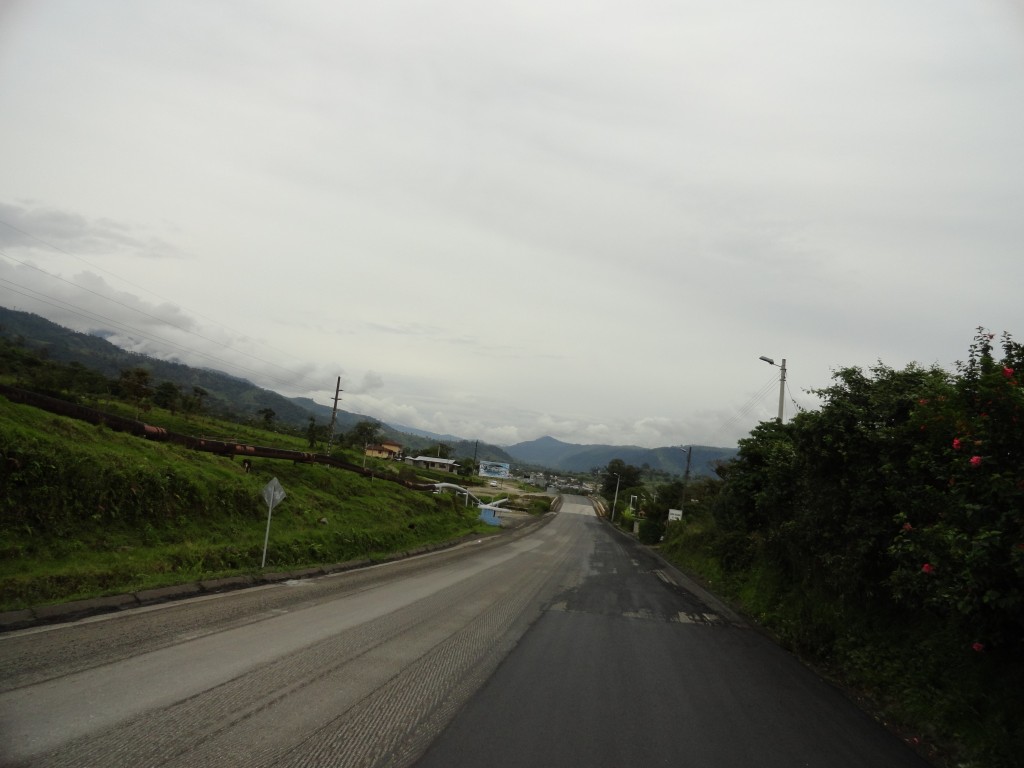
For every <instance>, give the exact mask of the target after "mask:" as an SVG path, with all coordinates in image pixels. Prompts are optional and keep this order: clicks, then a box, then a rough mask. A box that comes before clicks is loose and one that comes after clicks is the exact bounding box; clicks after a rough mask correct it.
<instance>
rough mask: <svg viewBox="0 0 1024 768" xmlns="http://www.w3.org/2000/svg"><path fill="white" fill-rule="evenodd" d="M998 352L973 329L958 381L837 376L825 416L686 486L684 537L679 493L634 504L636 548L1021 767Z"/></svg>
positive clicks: (872, 689)
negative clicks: (676, 515)
mask: <svg viewBox="0 0 1024 768" xmlns="http://www.w3.org/2000/svg"><path fill="white" fill-rule="evenodd" d="M999 346H1000V347H1001V349H997V348H996V342H995V339H994V337H993V336H992V335H991V334H988V333H985V332H983V331H980V330H979V333H978V336H977V337H976V339H975V341H974V343H973V344H972V345H971V347H970V350H969V353H968V357H967V360H966V361H965V362H962V363H959V364H958V366H957V372H956V373H955V374H950V373H947V372H945V371H943V370H940V369H937V368H930V369H924V368H920V367H918V366H913V365H912V366H909V367H907V368H905V369H904V370H893V369H891V368H888V367H886V366H884V365H881V364H880V365H878V366H876V367H874V368H872V369H871V370H870V371H868V372H864V371H862V370H860V369H856V368H847V369H843V370H840V371H837V372H836V373H835V374H834V383H833V385H832V386H830V387H828V388H827V389H825V390H823V391H821V392H819V393H818V394H819V395H821V396H822V398H823V406H822V407H821V408H820V410H818V411H814V412H806V413H800V414H798V415H797V416H796V417H795V418H793V419H792V420H791V421H789V422H787V423H785V424H778V423H776V422H774V421H773V422H765V423H763V424H761V425H760V426H758V427H757V428H756V429H755V430H754V431H753V432H752V433H751V434H750V436H749V437H748V438H746V439H744V440H741V441H740V452H739V456H738V458H737V459H736V460H735V461H733V462H731V463H729V464H727V465H724V466H722V467H720V468H719V475H720V480H718V481H713V482H711V483H703V482H701V483H698V484H691V487H690V489H689V490H688V491H687V492H686V494H685V498H686V499H687V506H686V508H685V509H686V512H685V514H684V516H683V520H682V521H681V522H673V523H669V524H667V525H666V523H665V518H666V516H667V510H668V508H669V507H673V508H679V506H680V501H681V500H682V499H683V498H684V497H683V493H682V489H681V488H679V487H671V486H659V487H658V488H655V489H645V488H643V487H642V486H638V487H637V488H634V489H631V490H629V489H628V490H627V491H626V494H627V498H628V497H629V496H630V495H638V496H641V497H644V495H645V494H646V505H647V506H646V507H645V509H648V510H650V512H649V514H648V516H647V517H646V518H645V519H644V520H642V521H641V528H640V537H641V539H642V540H646V541H647V542H648V543H657V542H658V541H659V540H661V538H662V536H664V541H663V542H662V544H661V548H662V551H663V553H664V554H665V555H666V556H667V557H668V558H669V559H671V560H673V561H674V562H676V563H677V564H679V565H680V566H681V567H682V568H684V569H685V570H686V571H688V572H690V573H692V574H695V575H697V576H698V577H699V578H701V579H702V580H703V581H704V582H705V583H706V584H708V585H709V586H710V588H711V589H713V590H714V591H715V593H716V594H719V595H721V596H723V597H726V598H727V599H730V600H732V601H733V602H734V603H735V604H736V605H737V607H739V608H740V609H741V610H742V611H743V612H744V613H746V614H747V615H748V616H750V617H752V618H754V619H756V620H757V621H758V622H759V623H760V624H761V625H762V626H763V627H765V628H766V629H768V630H769V631H770V632H772V633H773V634H774V635H775V636H776V637H777V638H778V639H779V641H780V642H782V643H783V644H784V645H785V646H787V647H788V648H790V649H791V650H792V651H794V652H795V653H797V654H799V655H800V656H801V657H803V658H804V659H806V660H808V661H810V662H811V663H813V664H815V665H817V666H818V668H819V669H821V670H822V671H823V672H824V673H825V674H827V675H830V676H831V677H832V678H833V679H834V680H836V681H837V683H839V684H841V685H844V686H846V687H847V688H849V689H850V690H851V691H853V692H854V693H855V695H859V696H861V697H862V699H863V701H864V703H865V704H866V705H867V706H868V707H870V708H873V709H874V711H875V712H876V714H877V716H878V717H879V718H880V719H882V720H884V721H885V722H886V723H888V724H889V725H891V726H892V727H894V728H895V729H897V730H898V731H899V732H900V733H901V734H903V735H904V736H905V737H906V738H907V740H908V741H909V742H910V743H911V744H913V745H915V746H917V747H918V748H919V749H921V751H922V752H924V753H925V754H927V755H929V756H930V757H932V758H933V759H934V760H936V761H938V762H944V764H946V765H950V766H964V767H967V766H969V767H970V768H1010V766H1019V765H1021V755H1024V696H1022V694H1021V691H1022V690H1024V389H1022V387H1021V382H1022V380H1024V347H1022V346H1021V345H1020V344H1018V343H1016V342H1014V341H1013V340H1012V339H1011V338H1010V337H1009V336H1008V335H1004V336H1003V338H1002V339H1001V344H999ZM617 471H619V472H620V474H621V473H622V471H623V470H622V468H621V467H619V468H617ZM612 479H613V480H614V478H612ZM603 491H604V493H605V494H606V498H610V496H608V495H607V491H608V486H607V483H606V485H605V488H604V489H603ZM619 498H620V501H621V499H622V498H623V493H622V489H621V488H620V494H619ZM625 524H626V525H629V520H628V519H627V520H625Z"/></svg>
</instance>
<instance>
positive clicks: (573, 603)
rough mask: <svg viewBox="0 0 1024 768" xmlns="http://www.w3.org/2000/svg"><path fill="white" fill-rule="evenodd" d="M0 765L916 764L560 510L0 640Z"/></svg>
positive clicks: (842, 767)
mask: <svg viewBox="0 0 1024 768" xmlns="http://www.w3.org/2000/svg"><path fill="white" fill-rule="evenodd" d="M688 587H689V588H688ZM0 764H3V765H25V766H122V765H123V766H133V767H134V766H149V765H152V766H157V765H159V766H211V767H216V766H283V767H285V768H288V767H289V766H326V765H330V766H408V765H414V764H415V765H419V766H441V765H444V766H446V767H448V768H450V767H451V766H483V765H486V766H563V765H573V766H575V765H592V766H634V765H635V766H652V765H674V766H715V767H718V766H753V765H757V766H766V767H767V768H774V767H775V766H778V767H779V768H781V766H786V768H792V767H793V766H822V767H823V768H824V767H827V768H846V767H847V766H865V767H867V766H870V767H871V768H879V767H881V766H894V767H897V766H898V767H901V768H902V767H903V766H907V767H908V768H909V767H910V766H914V767H915V768H921V767H922V766H924V765H925V763H923V762H922V761H920V760H919V759H918V758H917V757H916V755H914V753H913V752H911V751H910V750H909V749H908V748H907V747H905V746H904V745H903V744H902V743H901V742H900V741H899V740H898V739H897V738H895V737H894V736H892V735H891V734H889V733H888V732H887V731H885V730H884V729H883V728H881V727H880V726H879V725H877V724H876V723H874V722H873V721H872V720H870V719H869V718H868V717H866V716H865V715H864V714H862V713H861V712H860V711H859V710H858V709H857V708H856V707H854V706H853V705H852V704H851V703H850V702H849V701H848V700H847V699H845V698H844V697H843V696H842V695H841V694H840V693H839V692H838V691H836V690H835V689H833V688H832V687H830V686H829V685H827V684H825V683H824V682H822V681H820V680H819V679H818V678H816V677H815V676H814V675H813V674H811V673H810V672H809V671H808V670H806V669H805V668H804V667H803V666H801V665H800V664H799V663H798V662H796V661H795V660H794V659H793V658H791V657H790V656H789V655H787V654H786V653H784V652H782V651H781V650H779V649H778V648H777V647H775V646H774V645H773V644H772V643H770V642H769V641H768V640H767V639H765V638H764V637H763V636H762V635H760V634H758V633H757V632H755V631H753V630H751V629H750V628H749V627H747V626H746V625H745V624H744V623H743V622H742V620H740V619H739V617H737V616H735V615H734V614H732V613H730V612H729V611H728V609H726V608H725V607H724V606H721V605H720V604H718V603H717V601H715V600H714V599H713V598H712V597H710V596H708V595H706V594H703V593H701V591H700V590H699V589H697V588H696V587H694V586H693V585H689V584H687V583H686V582H685V580H684V579H683V578H682V577H681V576H680V575H679V574H677V573H675V572H674V571H673V570H672V569H670V568H668V567H666V566H664V565H663V564H662V563H661V562H660V561H659V560H657V559H656V558H655V557H654V556H652V555H651V554H649V553H648V552H647V550H645V549H643V548H641V547H638V546H636V545H635V544H633V542H632V541H631V540H629V539H628V538H626V537H622V536H620V535H618V534H617V533H616V532H614V531H612V530H611V529H610V528H609V527H608V526H607V525H605V524H603V523H602V522H601V521H599V520H598V519H597V518H595V517H594V516H593V513H592V510H591V509H590V506H589V504H588V503H587V502H586V500H585V499H581V498H575V497H568V498H567V500H566V503H565V504H564V505H563V508H562V510H561V512H559V513H558V515H556V516H555V517H554V518H553V519H552V520H551V521H550V522H549V523H548V524H546V525H543V526H539V527H536V528H533V529H530V530H529V531H525V532H523V533H511V534H505V535H503V536H501V537H500V538H498V539H495V540H488V541H483V542H479V543H474V544H469V545H466V546H463V547H461V548H459V549H457V550H449V551H445V552H442V553H435V554H433V555H430V556H425V557H421V558H415V559H410V560H405V561H401V562H398V563H393V564H388V565H386V566H379V567H376V568H371V569H366V570H363V571H359V572H352V573H345V574H339V575H335V576H331V577H324V578H320V579H315V580H309V581H301V582H293V583H285V584H279V585H273V586H265V587H260V588H256V589H248V590H244V591H240V592H236V593H227V594H224V595H217V596H212V597H204V598H199V599H194V600H188V601H182V602H180V603H176V604H169V605H162V606H154V607H151V608H146V609H135V610H132V611H127V612H124V613H121V614H115V615H109V616H104V617H97V618H95V619H91V620H85V621H80V622H75V623H72V624H67V625H62V626H55V627H41V628H38V629H32V630H24V631H19V632H11V633H7V634H4V635H0Z"/></svg>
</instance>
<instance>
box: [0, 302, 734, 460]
mask: <svg viewBox="0 0 1024 768" xmlns="http://www.w3.org/2000/svg"><path fill="white" fill-rule="evenodd" d="M103 334H104V331H102V330H98V331H96V332H95V333H91V334H86V333H78V332H76V331H72V330H70V329H68V328H64V327H62V326H60V325H57V324H56V323H53V322H51V321H49V320H46V319H45V318H42V317H39V316H38V315H33V314H30V313H28V312H19V311H16V310H12V309H8V308H6V307H0V337H3V338H7V339H9V340H11V341H13V342H14V343H17V344H22V345H24V346H25V347H26V348H28V349H32V350H36V351H39V352H40V353H42V354H43V355H45V356H46V357H48V358H49V359H51V360H55V361H58V362H62V363H79V364H81V365H83V366H85V367H86V368H90V369H92V370H95V371H99V372H100V373H102V374H103V375H104V376H106V377H108V378H111V379H116V378H117V377H118V376H119V375H120V373H121V371H123V370H125V369H127V368H136V367H141V368H145V369H146V370H148V371H149V372H150V375H151V376H152V378H153V380H154V382H156V383H160V382H163V381H170V382H173V383H174V384H177V385H178V386H179V387H180V388H181V389H182V391H184V392H185V393H186V394H190V393H191V392H192V389H193V387H201V388H202V389H204V390H205V391H206V392H207V393H208V396H207V397H206V398H205V401H206V407H207V408H208V409H209V410H210V412H211V413H215V414H217V415H222V416H228V417H233V418H239V417H242V418H256V416H257V413H258V411H260V410H261V409H263V408H270V409H272V410H273V411H274V414H275V418H276V419H277V420H278V421H279V422H281V423H283V424H287V425H289V426H292V427H300V428H301V427H304V426H305V425H306V423H307V422H308V421H309V418H310V416H312V417H313V418H314V419H315V420H316V422H317V423H318V424H327V423H329V422H330V420H331V407H330V406H327V405H321V404H320V403H317V402H314V401H313V400H311V399H310V398H308V397H293V398H287V397H284V396H283V395H279V394H278V393H276V392H272V391H271V390H268V389H263V388H262V387H257V386H256V385H255V384H253V383H252V382H250V381H246V380H245V379H241V378H238V377H237V376H231V375H229V374H226V373H221V372H219V371H214V370H210V369H207V368H193V367H191V366H188V365H185V364H183V363H179V362H174V361H168V360H159V359H157V358H154V357H148V356H146V355H140V354H137V353H134V352H127V351H125V350H123V349H121V348H120V347H117V346H115V345H114V344H111V343H110V342H109V341H107V340H106V339H104V338H102V335H103ZM360 421H372V422H374V423H376V424H378V425H380V429H381V433H382V435H383V436H384V437H390V438H393V439H395V440H398V441H399V442H401V443H402V444H403V445H405V446H407V447H408V448H409V450H411V451H419V450H422V451H424V452H429V449H430V448H431V447H436V445H437V444H438V443H444V444H445V445H447V446H449V448H450V449H451V454H452V456H454V457H455V458H457V459H462V458H473V457H475V458H476V459H477V460H482V461H501V462H507V463H509V464H520V465H529V466H531V467H538V468H544V469H554V470H561V471H566V472H587V471H589V470H591V469H593V468H595V467H605V466H607V465H608V462H610V461H611V460H612V459H621V460H622V461H624V462H626V463H627V464H632V465H634V466H637V467H643V466H644V465H647V466H648V467H650V468H651V469H657V470H662V471H665V472H672V473H682V471H683V469H684V468H685V465H686V454H685V452H684V451H680V450H679V449H678V448H639V447H637V446H614V445H574V444H572V443H563V442H561V441H559V440H556V439H555V438H553V437H541V438H539V439H537V440H531V441H529V442H525V443H518V444H516V445H513V446H508V447H502V446H497V445H490V444H487V443H482V442H480V441H475V440H466V439H465V438H461V437H456V436H455V435H442V434H437V433H434V432H427V431H424V430H418V429H414V428H412V427H406V426H402V425H389V424H385V423H384V422H382V421H380V420H379V419H375V418H373V417H371V416H364V415H361V414H358V413H352V412H350V411H345V410H341V409H339V410H338V414H337V420H336V422H335V428H336V431H337V433H339V434H340V433H343V432H346V431H348V430H350V429H351V428H352V427H354V426H355V425H356V424H357V423H359V422H360ZM735 455H736V449H735V448H710V447H704V446H694V448H693V463H692V466H691V468H690V472H691V474H696V475H706V474H711V473H712V471H713V467H714V464H715V462H716V461H719V460H722V459H730V458H732V457H733V456H735Z"/></svg>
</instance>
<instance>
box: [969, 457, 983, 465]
mask: <svg viewBox="0 0 1024 768" xmlns="http://www.w3.org/2000/svg"><path fill="white" fill-rule="evenodd" d="M971 466H972V467H980V466H981V456H971Z"/></svg>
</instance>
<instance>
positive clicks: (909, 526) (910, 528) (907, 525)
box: [903, 523, 914, 531]
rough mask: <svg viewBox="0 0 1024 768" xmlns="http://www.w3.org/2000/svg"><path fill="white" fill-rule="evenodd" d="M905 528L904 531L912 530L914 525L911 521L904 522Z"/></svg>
mask: <svg viewBox="0 0 1024 768" xmlns="http://www.w3.org/2000/svg"><path fill="white" fill-rule="evenodd" d="M903 530H904V531H912V530H914V526H912V525H911V524H910V523H904V524H903Z"/></svg>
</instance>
